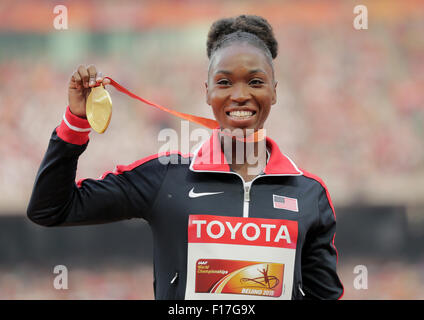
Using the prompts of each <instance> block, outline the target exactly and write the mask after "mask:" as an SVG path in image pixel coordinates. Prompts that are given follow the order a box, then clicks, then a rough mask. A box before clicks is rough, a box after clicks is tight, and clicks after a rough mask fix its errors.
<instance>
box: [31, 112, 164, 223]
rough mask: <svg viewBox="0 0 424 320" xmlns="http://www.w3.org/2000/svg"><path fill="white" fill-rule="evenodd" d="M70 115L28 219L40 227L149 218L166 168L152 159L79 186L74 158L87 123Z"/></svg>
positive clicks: (54, 142)
mask: <svg viewBox="0 0 424 320" xmlns="http://www.w3.org/2000/svg"><path fill="white" fill-rule="evenodd" d="M73 117H75V116H73V115H72V114H69V108H68V110H67V112H66V113H65V116H64V120H63V121H62V123H61V125H60V126H59V127H57V128H56V129H55V130H54V132H53V134H52V136H51V139H50V142H49V146H48V148H47V152H46V154H45V156H44V158H43V160H42V163H41V165H40V168H39V170H38V173H37V176H36V179H35V183H34V187H33V191H32V195H31V198H30V201H29V204H28V208H27V215H28V218H29V219H30V220H31V221H33V222H35V223H37V224H40V225H43V226H71V225H89V224H100V223H107V222H113V221H118V220H123V219H130V218H144V219H146V220H149V214H150V208H151V207H152V204H153V202H154V200H155V198H156V195H157V193H158V190H159V189H160V186H161V184H162V181H163V179H164V176H165V175H166V172H167V166H166V165H163V164H161V163H159V161H158V159H157V158H154V157H153V158H152V159H150V160H147V161H139V162H136V163H134V164H133V165H130V166H127V167H123V166H118V167H117V169H116V170H115V171H114V172H110V173H107V174H105V175H104V176H103V177H102V178H101V179H98V180H97V179H85V180H83V181H82V182H81V183H78V185H77V184H76V182H75V177H76V169H77V162H78V157H79V156H80V155H81V154H82V153H83V152H84V150H85V149H86V147H87V144H88V130H87V131H81V130H79V129H85V128H84V127H86V126H87V125H88V122H87V123H85V121H86V120H85V119H80V118H78V119H74V118H73ZM76 125H79V126H76ZM88 126H89V125H88Z"/></svg>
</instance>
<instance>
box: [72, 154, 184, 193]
mask: <svg viewBox="0 0 424 320" xmlns="http://www.w3.org/2000/svg"><path fill="white" fill-rule="evenodd" d="M172 154H179V155H180V156H182V157H183V158H188V157H191V156H192V154H182V153H181V152H180V151H166V152H161V153H157V154H152V155H150V156H147V157H144V158H142V159H139V160H137V161H134V162H133V163H131V164H129V165H117V166H116V167H115V170H113V171H106V172H104V173H103V174H102V175H101V177H100V178H98V179H96V180H103V179H104V178H106V176H107V175H108V174H114V175H119V174H122V173H124V172H127V171H131V170H133V169H135V168H136V167H138V166H141V165H142V164H144V163H146V162H148V161H150V160H154V159H157V158H160V157H162V156H170V155H172ZM87 179H88V178H84V179H80V180H78V182H77V187H78V188H79V187H81V184H82V182H83V181H84V180H87Z"/></svg>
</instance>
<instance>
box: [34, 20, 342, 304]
mask: <svg viewBox="0 0 424 320" xmlns="http://www.w3.org/2000/svg"><path fill="white" fill-rule="evenodd" d="M277 47H278V45H277V42H276V41H275V38H274V35H273V32H272V28H271V26H270V25H269V23H268V22H267V21H266V20H265V19H264V18H262V17H258V16H248V15H241V16H239V17H236V18H227V19H221V20H218V21H217V22H215V23H214V24H213V25H212V27H211V29H210V32H209V35H208V41H207V53H208V57H209V58H210V65H209V70H208V79H207V81H206V82H205V87H206V101H207V103H208V104H209V105H210V106H211V107H212V110H213V113H214V115H215V118H216V120H217V122H218V123H219V128H216V129H215V130H213V132H212V135H211V137H210V138H209V139H208V140H206V141H204V142H203V144H202V145H201V146H200V147H199V148H198V149H197V150H196V151H195V152H194V154H192V155H182V154H181V153H180V152H178V151H176V152H167V153H161V154H156V155H151V156H148V157H146V158H143V159H141V160H137V161H135V162H134V163H132V164H130V165H128V166H117V167H116V169H115V171H110V172H107V173H105V174H104V175H102V177H101V178H100V179H97V180H95V179H84V180H81V181H78V183H76V182H75V176H76V169H77V162H78V158H79V156H80V155H81V154H82V153H83V152H84V151H85V149H86V148H87V145H88V142H89V139H88V135H89V131H90V125H89V123H88V121H87V119H86V118H85V116H86V100H87V96H88V94H89V93H90V91H91V89H92V88H93V87H94V86H95V85H96V82H97V83H102V84H103V85H107V84H109V83H110V82H109V81H108V79H106V78H104V77H103V76H102V75H101V73H100V72H98V71H97V69H96V67H95V66H93V65H91V66H89V67H85V66H83V65H81V66H80V67H79V68H78V70H76V71H75V72H74V73H73V75H72V76H71V79H70V82H69V88H68V96H69V106H68V108H67V109H66V112H65V115H64V118H63V120H62V122H61V124H60V125H59V126H58V127H57V128H56V129H55V130H54V131H53V133H52V137H51V140H50V143H49V147H48V150H47V152H46V155H45V157H44V159H43V161H42V163H41V166H40V169H39V171H38V174H37V177H36V181H35V184H34V189H33V193H32V196H31V200H30V203H29V205H28V211H27V213H28V217H29V218H30V219H31V220H32V221H33V222H35V223H37V224H40V225H44V226H76V225H88V224H101V223H107V222H113V221H117V220H123V219H130V218H142V219H145V220H147V221H148V222H149V225H150V226H151V228H152V234H153V242H154V265H155V268H154V278H155V281H154V289H155V290H154V291H155V298H156V299H271V300H275V299H284V300H287V299H304V298H305V299H308V298H309V299H312V298H315V299H338V298H340V297H341V296H342V294H343V286H342V284H341V282H340V280H339V278H338V276H337V272H336V265H337V251H336V248H335V246H334V236H335V231H336V220H335V218H336V217H335V213H334V208H333V205H332V202H331V199H330V196H329V193H328V190H327V189H326V187H325V184H324V183H323V182H322V180H321V179H320V178H318V177H316V176H314V175H312V174H309V173H307V172H306V171H305V170H301V169H299V168H298V167H297V166H296V165H295V164H294V162H293V161H292V160H291V159H290V158H288V157H287V156H285V155H284V154H282V153H281V151H280V150H279V148H278V146H277V144H276V143H275V142H274V141H273V140H272V139H271V138H269V137H266V136H261V137H262V139H256V140H253V141H252V140H247V139H240V138H244V137H247V136H248V135H249V134H250V133H249V130H250V131H253V132H259V131H261V130H263V129H264V124H265V121H266V119H267V118H268V116H269V114H270V111H271V106H272V105H274V104H275V103H276V101H277V97H276V86H277V82H276V81H275V78H274V67H273V62H272V61H273V59H274V58H275V57H276V55H277ZM182 76H184V75H182ZM228 146H229V148H228ZM240 149H241V150H246V151H245V152H242V155H243V156H242V157H241V159H240V157H238V155H239V152H238V151H240ZM251 154H257V155H259V156H258V157H256V158H255V161H253V162H252V161H249V157H250V156H251ZM187 160H188V161H187ZM252 168H253V169H254V170H249V169H252ZM271 279H272V281H271ZM265 289H266V290H265Z"/></svg>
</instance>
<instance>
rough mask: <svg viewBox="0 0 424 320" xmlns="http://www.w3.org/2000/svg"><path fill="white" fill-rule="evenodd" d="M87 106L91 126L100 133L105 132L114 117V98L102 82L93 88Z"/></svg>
mask: <svg viewBox="0 0 424 320" xmlns="http://www.w3.org/2000/svg"><path fill="white" fill-rule="evenodd" d="M85 107H86V114H87V120H88V122H89V123H90V126H91V127H92V128H93V129H94V130H95V131H96V132H98V133H103V132H105V131H106V129H107V127H108V126H109V122H110V118H111V117H112V99H111V98H110V95H109V92H107V91H106V90H105V88H104V87H103V85H102V84H101V85H100V86H98V87H94V88H91V92H90V94H89V95H88V97H87V102H86V105H85Z"/></svg>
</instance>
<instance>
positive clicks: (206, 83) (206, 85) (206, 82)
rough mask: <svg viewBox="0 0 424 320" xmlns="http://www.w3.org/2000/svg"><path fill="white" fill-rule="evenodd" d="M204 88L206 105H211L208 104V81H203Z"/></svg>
mask: <svg viewBox="0 0 424 320" xmlns="http://www.w3.org/2000/svg"><path fill="white" fill-rule="evenodd" d="M205 88H206V103H207V104H208V105H211V104H210V103H209V89H208V81H205Z"/></svg>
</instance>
